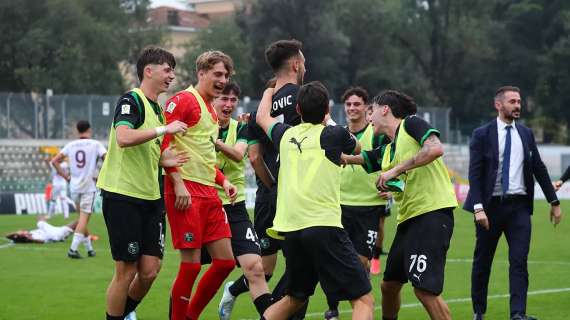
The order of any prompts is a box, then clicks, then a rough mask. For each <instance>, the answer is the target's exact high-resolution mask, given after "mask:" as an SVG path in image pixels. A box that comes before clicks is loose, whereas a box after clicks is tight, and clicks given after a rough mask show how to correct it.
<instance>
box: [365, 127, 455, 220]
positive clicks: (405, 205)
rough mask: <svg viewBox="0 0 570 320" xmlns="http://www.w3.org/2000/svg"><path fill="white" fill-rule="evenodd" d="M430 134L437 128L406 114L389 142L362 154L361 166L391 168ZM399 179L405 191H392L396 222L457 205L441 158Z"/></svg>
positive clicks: (414, 152) (372, 168) (406, 173)
mask: <svg viewBox="0 0 570 320" xmlns="http://www.w3.org/2000/svg"><path fill="white" fill-rule="evenodd" d="M431 134H435V135H439V131H437V129H434V128H433V127H431V126H430V125H429V123H427V122H426V121H425V120H423V119H421V118H419V117H417V116H409V117H407V118H405V119H404V120H402V123H401V124H400V126H399V128H398V129H397V130H396V137H395V138H394V141H393V142H392V143H390V144H388V145H386V146H383V147H380V148H377V149H375V150H373V151H367V152H364V153H363V156H364V159H365V164H364V165H363V167H364V168H365V169H366V170H367V171H368V172H374V171H378V170H382V171H387V170H390V169H391V168H393V167H395V166H397V165H398V164H400V163H402V162H404V161H407V160H409V159H411V158H412V157H413V156H415V155H416V154H417V153H418V152H419V151H420V149H421V148H422V146H423V144H424V142H425V140H426V139H427V138H428V137H429V136H430V135H431ZM398 178H399V179H401V180H402V181H403V182H404V183H405V188H404V192H394V199H395V200H396V202H397V203H398V206H399V210H398V218H397V221H398V223H402V222H404V221H406V220H408V219H410V218H413V217H416V216H419V215H422V214H424V213H428V212H432V211H435V210H438V209H443V208H455V207H457V200H456V198H455V191H454V189H453V185H452V184H451V179H450V178H449V173H448V171H447V167H446V166H445V164H444V163H443V160H442V158H441V157H439V158H437V159H436V160H434V161H432V162H430V163H428V164H426V165H424V166H421V167H418V168H415V169H412V170H408V171H407V172H405V173H403V174H401V175H400V176H399V177H398Z"/></svg>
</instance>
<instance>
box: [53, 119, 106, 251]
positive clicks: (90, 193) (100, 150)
mask: <svg viewBox="0 0 570 320" xmlns="http://www.w3.org/2000/svg"><path fill="white" fill-rule="evenodd" d="M76 128H77V132H78V134H79V139H77V140H74V141H72V142H70V143H68V144H66V145H65V146H64V147H63V149H61V151H60V152H59V153H58V154H57V155H56V156H55V157H54V158H53V159H52V160H51V164H52V165H53V166H54V168H55V170H56V171H57V173H58V174H59V175H61V176H62V177H63V178H64V179H65V180H66V181H69V189H70V192H71V198H72V199H73V201H74V202H75V203H76V208H79V223H78V224H77V227H76V228H75V233H74V234H73V240H72V241H71V247H70V248H69V251H68V252H67V256H68V257H70V258H72V259H80V258H81V255H80V254H79V251H77V249H78V247H79V244H81V243H84V244H85V247H86V248H87V256H89V257H94V256H95V250H93V244H92V243H91V238H90V237H89V231H88V229H87V224H88V223H89V217H90V216H91V213H92V212H93V202H94V201H95V193H96V192H97V188H96V187H95V180H94V179H95V177H96V170H97V160H98V159H100V158H104V157H105V154H106V153H107V150H106V149H105V147H104V146H103V144H101V142H99V141H97V140H93V139H91V125H90V124H89V122H88V121H85V120H80V121H78V122H77V125H76ZM66 157H67V158H68V159H69V162H70V165H69V173H66V172H65V171H64V170H63V169H62V167H61V165H60V164H61V162H62V161H63V159H64V158H66ZM64 206H67V203H65V204H64Z"/></svg>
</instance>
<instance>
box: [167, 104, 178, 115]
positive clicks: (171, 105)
mask: <svg viewBox="0 0 570 320" xmlns="http://www.w3.org/2000/svg"><path fill="white" fill-rule="evenodd" d="M174 108H176V103H174V102H170V103H169V104H168V106H166V112H168V113H172V112H173V111H174Z"/></svg>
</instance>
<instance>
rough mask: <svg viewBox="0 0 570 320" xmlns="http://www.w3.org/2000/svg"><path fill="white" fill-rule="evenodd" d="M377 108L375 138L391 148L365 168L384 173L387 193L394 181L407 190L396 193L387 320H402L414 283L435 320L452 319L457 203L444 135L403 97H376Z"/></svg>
mask: <svg viewBox="0 0 570 320" xmlns="http://www.w3.org/2000/svg"><path fill="white" fill-rule="evenodd" d="M372 108H373V109H374V111H373V114H372V124H373V126H374V131H375V133H383V134H385V135H387V136H388V138H389V139H390V140H391V141H392V142H391V143H390V144H389V145H387V146H386V147H385V148H378V149H375V150H374V151H368V152H364V153H363V156H364V158H365V159H366V160H365V161H364V163H365V164H364V165H365V168H366V169H367V171H368V172H374V171H378V170H382V171H383V172H382V173H381V175H380V177H379V179H378V182H377V187H378V188H379V189H381V190H388V186H387V182H388V181H391V180H392V179H400V180H402V181H403V182H404V184H405V186H404V190H403V192H394V193H393V194H394V199H395V200H396V202H397V203H398V206H399V210H398V217H397V223H398V227H397V230H396V235H395V237H394V240H393V242H392V247H391V248H390V252H389V253H388V260H387V263H386V269H385V271H384V280H383V281H382V285H381V289H382V317H383V319H397V317H398V311H399V309H400V303H401V298H400V291H401V289H402V285H403V284H404V283H406V282H408V281H410V282H411V283H412V286H413V287H414V293H415V294H416V297H417V298H418V300H420V302H421V303H422V305H423V306H424V308H425V309H426V310H427V312H428V314H429V315H430V317H431V319H451V315H450V312H449V308H448V307H447V304H446V303H445V301H443V298H442V297H441V292H442V291H443V280H444V269H445V261H446V255H447V250H448V248H449V243H450V240H451V235H452V233H453V224H454V223H453V220H454V219H453V209H454V208H455V207H457V200H456V198H455V193H454V191H453V186H452V184H451V180H450V178H449V175H448V172H447V168H446V167H445V164H444V163H443V160H442V158H441V156H442V155H443V146H442V144H441V142H440V140H439V138H438V136H439V131H437V129H435V128H432V127H431V126H430V125H429V124H428V123H427V122H426V121H424V120H422V119H421V118H419V117H417V116H415V114H416V111H417V106H416V104H415V102H414V101H413V99H412V98H410V97H409V96H407V95H405V94H403V93H400V92H398V91H394V90H388V91H386V92H384V93H382V94H380V95H378V96H376V97H375V98H374V99H373V101H372ZM392 181H393V180H392Z"/></svg>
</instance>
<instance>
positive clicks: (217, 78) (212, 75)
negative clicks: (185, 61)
mask: <svg viewBox="0 0 570 320" xmlns="http://www.w3.org/2000/svg"><path fill="white" fill-rule="evenodd" d="M229 80H230V72H229V71H228V69H227V68H226V66H225V64H224V63H223V62H221V61H220V62H218V63H216V64H215V65H214V66H213V67H212V68H211V69H208V70H200V71H198V86H200V88H202V90H204V92H203V93H204V94H205V95H207V98H209V99H210V100H211V99H214V98H215V97H217V96H219V95H221V94H222V90H224V87H225V86H226V84H227V83H228V81H229Z"/></svg>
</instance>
